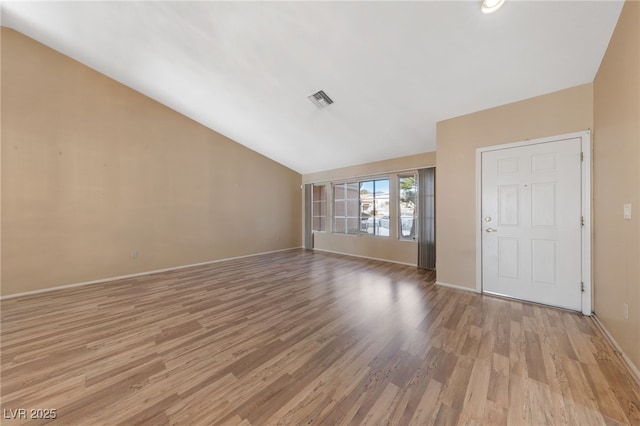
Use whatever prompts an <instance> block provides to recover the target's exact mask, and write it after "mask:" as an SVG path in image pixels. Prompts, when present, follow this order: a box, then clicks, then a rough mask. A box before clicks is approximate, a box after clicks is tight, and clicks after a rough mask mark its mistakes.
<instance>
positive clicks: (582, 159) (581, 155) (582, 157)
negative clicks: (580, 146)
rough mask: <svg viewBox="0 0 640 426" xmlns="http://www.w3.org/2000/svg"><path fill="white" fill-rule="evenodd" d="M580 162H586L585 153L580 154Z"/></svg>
mask: <svg viewBox="0 0 640 426" xmlns="http://www.w3.org/2000/svg"><path fill="white" fill-rule="evenodd" d="M580 161H584V152H581V153H580Z"/></svg>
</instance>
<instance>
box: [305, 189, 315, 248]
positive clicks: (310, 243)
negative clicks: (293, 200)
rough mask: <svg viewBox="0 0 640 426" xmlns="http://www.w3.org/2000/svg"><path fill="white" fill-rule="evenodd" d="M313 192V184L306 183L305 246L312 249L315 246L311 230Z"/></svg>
mask: <svg viewBox="0 0 640 426" xmlns="http://www.w3.org/2000/svg"><path fill="white" fill-rule="evenodd" d="M312 192H313V184H310V183H307V184H305V185H304V248H306V249H307V250H311V249H312V248H313V235H312V231H311V221H312V211H311V202H312V200H311V194H312Z"/></svg>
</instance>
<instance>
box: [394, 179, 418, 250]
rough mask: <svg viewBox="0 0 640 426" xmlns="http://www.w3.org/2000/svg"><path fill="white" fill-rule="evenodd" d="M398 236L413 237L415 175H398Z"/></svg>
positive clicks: (415, 192)
mask: <svg viewBox="0 0 640 426" xmlns="http://www.w3.org/2000/svg"><path fill="white" fill-rule="evenodd" d="M399 183H400V188H399V192H398V193H399V197H400V200H399V202H400V223H399V226H400V234H399V235H400V238H401V239H405V240H412V239H414V238H415V223H416V196H417V195H416V194H417V192H418V191H417V190H418V187H417V181H416V178H415V176H413V175H411V176H399Z"/></svg>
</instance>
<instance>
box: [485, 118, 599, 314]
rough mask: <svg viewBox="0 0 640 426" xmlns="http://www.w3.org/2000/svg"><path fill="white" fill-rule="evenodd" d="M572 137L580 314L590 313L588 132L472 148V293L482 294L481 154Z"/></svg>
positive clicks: (589, 145) (589, 172) (589, 133)
mask: <svg viewBox="0 0 640 426" xmlns="http://www.w3.org/2000/svg"><path fill="white" fill-rule="evenodd" d="M575 138H580V139H581V145H582V153H583V156H584V157H583V163H582V185H581V186H582V196H581V198H582V216H583V217H584V226H583V227H582V282H583V283H584V292H582V313H583V314H584V315H591V314H592V313H593V305H592V303H593V302H592V300H593V297H592V295H593V293H592V285H591V284H592V283H591V167H592V164H591V130H585V131H582V132H576V133H568V134H565V135H558V136H551V137H547V138H539V139H532V140H524V141H520V142H514V143H507V144H503V145H492V146H487V147H482V148H478V149H476V214H475V218H476V291H477V292H478V293H482V210H481V208H482V153H483V152H487V151H496V150H501V149H505V148H517V147H523V146H527V145H536V144H541V143H546V142H555V141H562V140H566V139H575Z"/></svg>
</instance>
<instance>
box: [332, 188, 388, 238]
mask: <svg viewBox="0 0 640 426" xmlns="http://www.w3.org/2000/svg"><path fill="white" fill-rule="evenodd" d="M333 202H334V211H333V232H335V233H338V234H355V235H359V234H364V235H381V236H389V179H375V180H367V181H360V182H346V183H339V184H336V185H334V187H333Z"/></svg>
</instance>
